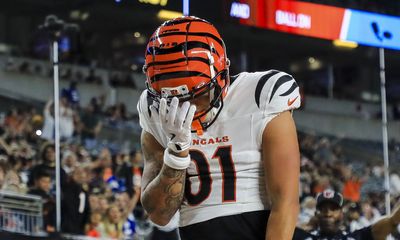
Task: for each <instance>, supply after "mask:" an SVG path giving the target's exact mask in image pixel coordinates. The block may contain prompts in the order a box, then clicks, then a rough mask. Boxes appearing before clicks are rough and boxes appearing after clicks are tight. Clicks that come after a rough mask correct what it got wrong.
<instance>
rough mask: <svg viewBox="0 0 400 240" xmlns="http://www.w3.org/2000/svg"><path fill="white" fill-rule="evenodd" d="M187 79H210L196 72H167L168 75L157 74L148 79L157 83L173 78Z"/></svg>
mask: <svg viewBox="0 0 400 240" xmlns="http://www.w3.org/2000/svg"><path fill="white" fill-rule="evenodd" d="M187 77H204V78H210V76H208V75H207V74H204V73H202V72H197V71H178V72H169V73H163V74H157V75H154V76H153V77H151V78H150V80H151V82H152V83H154V82H158V81H164V80H168V79H173V78H187Z"/></svg>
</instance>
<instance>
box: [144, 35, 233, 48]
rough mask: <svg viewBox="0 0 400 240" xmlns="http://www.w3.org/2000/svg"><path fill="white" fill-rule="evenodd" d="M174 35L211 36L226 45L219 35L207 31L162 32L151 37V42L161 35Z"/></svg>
mask: <svg viewBox="0 0 400 240" xmlns="http://www.w3.org/2000/svg"><path fill="white" fill-rule="evenodd" d="M173 35H184V36H198V37H210V38H212V39H214V40H215V41H216V42H218V43H219V44H220V45H221V46H222V47H224V46H225V45H224V43H223V42H222V40H221V39H220V38H219V37H218V36H215V35H214V34H211V33H206V32H167V33H162V34H159V35H156V36H154V37H152V38H150V41H149V42H152V41H154V40H156V39H158V38H161V37H166V36H173Z"/></svg>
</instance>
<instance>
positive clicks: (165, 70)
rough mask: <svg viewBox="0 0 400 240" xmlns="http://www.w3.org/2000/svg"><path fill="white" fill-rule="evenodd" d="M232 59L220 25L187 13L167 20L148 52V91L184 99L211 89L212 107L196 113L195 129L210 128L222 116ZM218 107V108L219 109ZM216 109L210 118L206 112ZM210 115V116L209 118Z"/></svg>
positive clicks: (159, 96) (154, 94) (146, 69)
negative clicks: (222, 36) (228, 53)
mask: <svg viewBox="0 0 400 240" xmlns="http://www.w3.org/2000/svg"><path fill="white" fill-rule="evenodd" d="M228 68H229V60H228V58H227V56H226V49H225V44H224V42H223V40H222V38H221V36H220V34H219V33H218V31H217V29H216V28H215V27H214V26H213V25H212V24H211V23H209V22H208V21H206V20H203V19H201V18H197V17H193V16H183V17H179V18H175V19H173V20H169V21H166V22H164V23H163V24H162V25H161V26H160V27H158V28H157V30H156V31H155V32H154V33H153V35H152V36H151V38H150V40H149V43H148V44H147V48H146V52H145V65H144V66H143V71H144V73H145V74H146V85H147V89H148V93H149V94H148V95H149V96H151V97H152V98H153V99H154V100H156V101H158V100H159V99H160V98H167V99H170V98H172V97H174V96H176V97H178V98H179V100H180V102H183V101H188V100H192V99H194V98H196V97H198V96H201V95H203V94H206V93H210V107H209V109H208V110H206V111H204V112H201V113H196V116H195V120H194V121H193V124H192V130H193V129H194V130H197V131H198V130H199V129H200V128H201V129H203V130H204V129H206V128H207V127H208V126H210V125H211V124H212V123H213V122H214V121H215V118H216V117H217V116H218V114H219V112H220V110H221V109H222V106H223V98H224V97H225V95H226V93H227V89H228V86H229V71H228ZM216 110H217V111H216ZM210 112H214V113H213V115H215V116H214V118H213V119H212V120H210V117H209V116H208V117H207V118H206V115H207V114H209V113H210ZM206 119H207V120H206Z"/></svg>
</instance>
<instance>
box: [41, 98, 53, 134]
mask: <svg viewBox="0 0 400 240" xmlns="http://www.w3.org/2000/svg"><path fill="white" fill-rule="evenodd" d="M43 115H44V124H43V128H42V135H41V137H42V138H43V139H46V140H48V141H52V140H53V139H54V105H53V100H51V99H50V100H48V101H47V103H46V105H45V107H44V109H43Z"/></svg>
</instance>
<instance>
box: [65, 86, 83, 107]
mask: <svg viewBox="0 0 400 240" xmlns="http://www.w3.org/2000/svg"><path fill="white" fill-rule="evenodd" d="M77 85H78V83H77V82H76V81H72V82H71V83H70V84H69V88H68V89H66V90H65V92H66V95H67V97H68V101H69V103H70V105H71V107H72V109H78V108H79V101H80V94H79V91H78V88H77Z"/></svg>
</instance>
